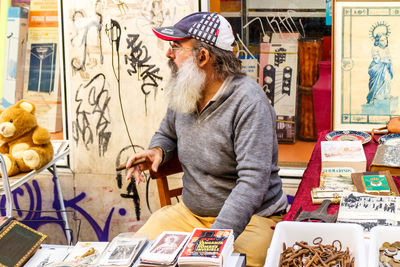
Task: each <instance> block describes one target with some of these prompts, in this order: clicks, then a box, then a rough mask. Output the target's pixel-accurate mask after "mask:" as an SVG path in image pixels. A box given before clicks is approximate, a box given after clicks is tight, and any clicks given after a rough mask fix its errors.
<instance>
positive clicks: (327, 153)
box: [321, 141, 367, 172]
mask: <svg viewBox="0 0 400 267" xmlns="http://www.w3.org/2000/svg"><path fill="white" fill-rule="evenodd" d="M321 167H322V168H343V167H348V168H353V169H354V172H365V171H366V167H367V160H366V157H365V153H364V149H363V146H362V144H361V141H322V142H321Z"/></svg>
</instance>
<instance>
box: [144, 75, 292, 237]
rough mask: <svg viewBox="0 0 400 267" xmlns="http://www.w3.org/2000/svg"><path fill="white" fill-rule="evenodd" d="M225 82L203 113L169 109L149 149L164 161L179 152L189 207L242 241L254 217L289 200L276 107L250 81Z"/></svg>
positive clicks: (244, 78) (267, 213)
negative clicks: (160, 152)
mask: <svg viewBox="0 0 400 267" xmlns="http://www.w3.org/2000/svg"><path fill="white" fill-rule="evenodd" d="M227 81H229V84H228V86H227V85H226V84H225V83H226V82H227ZM225 83H224V85H225V89H224V90H223V91H222V92H219V93H217V95H218V96H217V97H215V99H213V100H212V101H210V102H209V103H208V104H207V106H206V107H205V108H204V109H203V110H202V112H201V113H199V114H198V113H193V114H182V113H178V112H175V111H173V110H171V109H168V110H167V114H166V115H165V117H164V119H163V121H162V122H161V125H160V129H159V130H158V131H157V132H156V133H155V135H154V136H153V138H152V140H151V142H150V146H149V147H156V146H159V147H161V148H162V150H163V151H164V162H165V161H168V160H169V159H170V158H171V156H172V154H173V153H174V151H175V150H176V149H177V151H178V156H179V160H180V162H181V164H182V168H183V171H184V175H183V192H182V199H183V202H184V204H185V205H186V206H187V207H188V208H189V209H190V210H191V211H192V212H193V213H195V214H197V215H199V216H213V217H216V220H215V222H214V224H213V226H212V227H213V228H231V229H233V230H234V233H235V237H237V236H238V235H239V234H240V233H242V231H243V230H244V228H245V227H246V225H247V224H248V223H249V221H250V218H251V216H252V215H253V214H259V215H262V216H270V215H272V214H273V213H274V212H276V211H278V210H281V209H283V208H286V206H287V200H286V196H285V194H284V193H283V191H282V182H281V179H280V177H279V175H278V171H279V168H278V167H277V161H278V142H277V138H276V131H275V124H276V115H275V111H274V109H273V107H272V106H271V105H270V103H269V100H268V98H267V96H266V94H265V93H264V92H263V90H262V89H261V87H260V86H259V85H258V84H257V83H256V82H255V81H253V80H252V79H251V78H249V77H247V76H241V75H237V76H234V77H230V78H229V79H227V80H226V81H225ZM224 85H222V86H221V87H224ZM220 90H221V89H220Z"/></svg>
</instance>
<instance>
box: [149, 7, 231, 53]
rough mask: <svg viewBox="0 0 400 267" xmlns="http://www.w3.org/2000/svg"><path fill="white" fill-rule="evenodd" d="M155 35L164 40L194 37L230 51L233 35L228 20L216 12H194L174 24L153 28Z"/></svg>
mask: <svg viewBox="0 0 400 267" xmlns="http://www.w3.org/2000/svg"><path fill="white" fill-rule="evenodd" d="M153 32H154V33H155V35H156V36H157V37H158V38H160V39H163V40H166V41H175V40H182V39H189V38H195V39H197V40H200V41H203V42H205V43H207V44H210V45H212V46H215V47H218V48H221V49H223V50H227V51H232V50H233V43H234V41H235V37H234V36H233V31H232V27H231V25H230V24H229V22H228V21H227V20H226V19H225V18H224V17H223V16H221V15H219V14H218V13H210V12H196V13H193V14H190V15H188V16H186V17H184V18H183V19H181V20H180V21H179V22H178V23H176V24H175V25H174V26H170V27H160V28H153Z"/></svg>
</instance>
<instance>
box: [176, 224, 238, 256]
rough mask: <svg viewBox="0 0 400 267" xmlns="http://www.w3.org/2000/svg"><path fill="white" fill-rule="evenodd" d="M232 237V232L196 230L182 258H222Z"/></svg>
mask: <svg viewBox="0 0 400 267" xmlns="http://www.w3.org/2000/svg"><path fill="white" fill-rule="evenodd" d="M230 236H233V231H232V230H219V229H215V230H214V229H195V230H194V231H193V233H192V235H191V237H190V239H189V241H188V243H187V245H186V246H185V248H184V249H183V252H182V254H181V256H180V258H186V257H187V258H189V257H208V258H216V259H218V258H221V255H222V254H223V249H224V247H225V246H226V244H227V242H228V240H229V237H230Z"/></svg>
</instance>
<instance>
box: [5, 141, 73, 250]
mask: <svg viewBox="0 0 400 267" xmlns="http://www.w3.org/2000/svg"><path fill="white" fill-rule="evenodd" d="M53 147H54V150H55V151H54V157H53V159H52V160H51V161H50V162H49V163H48V164H46V165H45V166H44V167H42V168H41V169H38V170H33V171H31V172H28V173H21V174H18V175H15V176H12V177H8V175H7V169H6V165H5V161H4V158H3V155H2V154H0V171H1V176H2V178H3V188H1V189H0V196H1V195H4V194H5V195H6V201H7V202H6V216H7V217H11V216H12V209H13V204H14V203H13V198H12V195H11V192H12V191H14V190H15V189H17V188H18V187H20V186H21V185H23V184H25V183H26V182H28V181H30V180H31V179H33V178H34V177H35V176H36V175H38V174H39V173H41V172H42V171H44V170H48V171H49V172H50V173H51V174H52V175H53V178H54V180H55V183H56V187H57V194H58V200H59V202H60V207H61V209H60V210H59V211H60V212H61V216H62V219H63V222H64V230H65V231H66V235H67V242H68V244H71V241H72V235H71V232H72V231H71V229H70V228H69V224H68V218H67V212H66V210H65V205H64V198H63V195H62V190H61V186H60V180H59V177H58V173H57V167H56V163H57V162H58V161H59V160H61V159H62V158H64V157H66V156H67V155H68V154H69V146H68V142H67V141H53Z"/></svg>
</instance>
